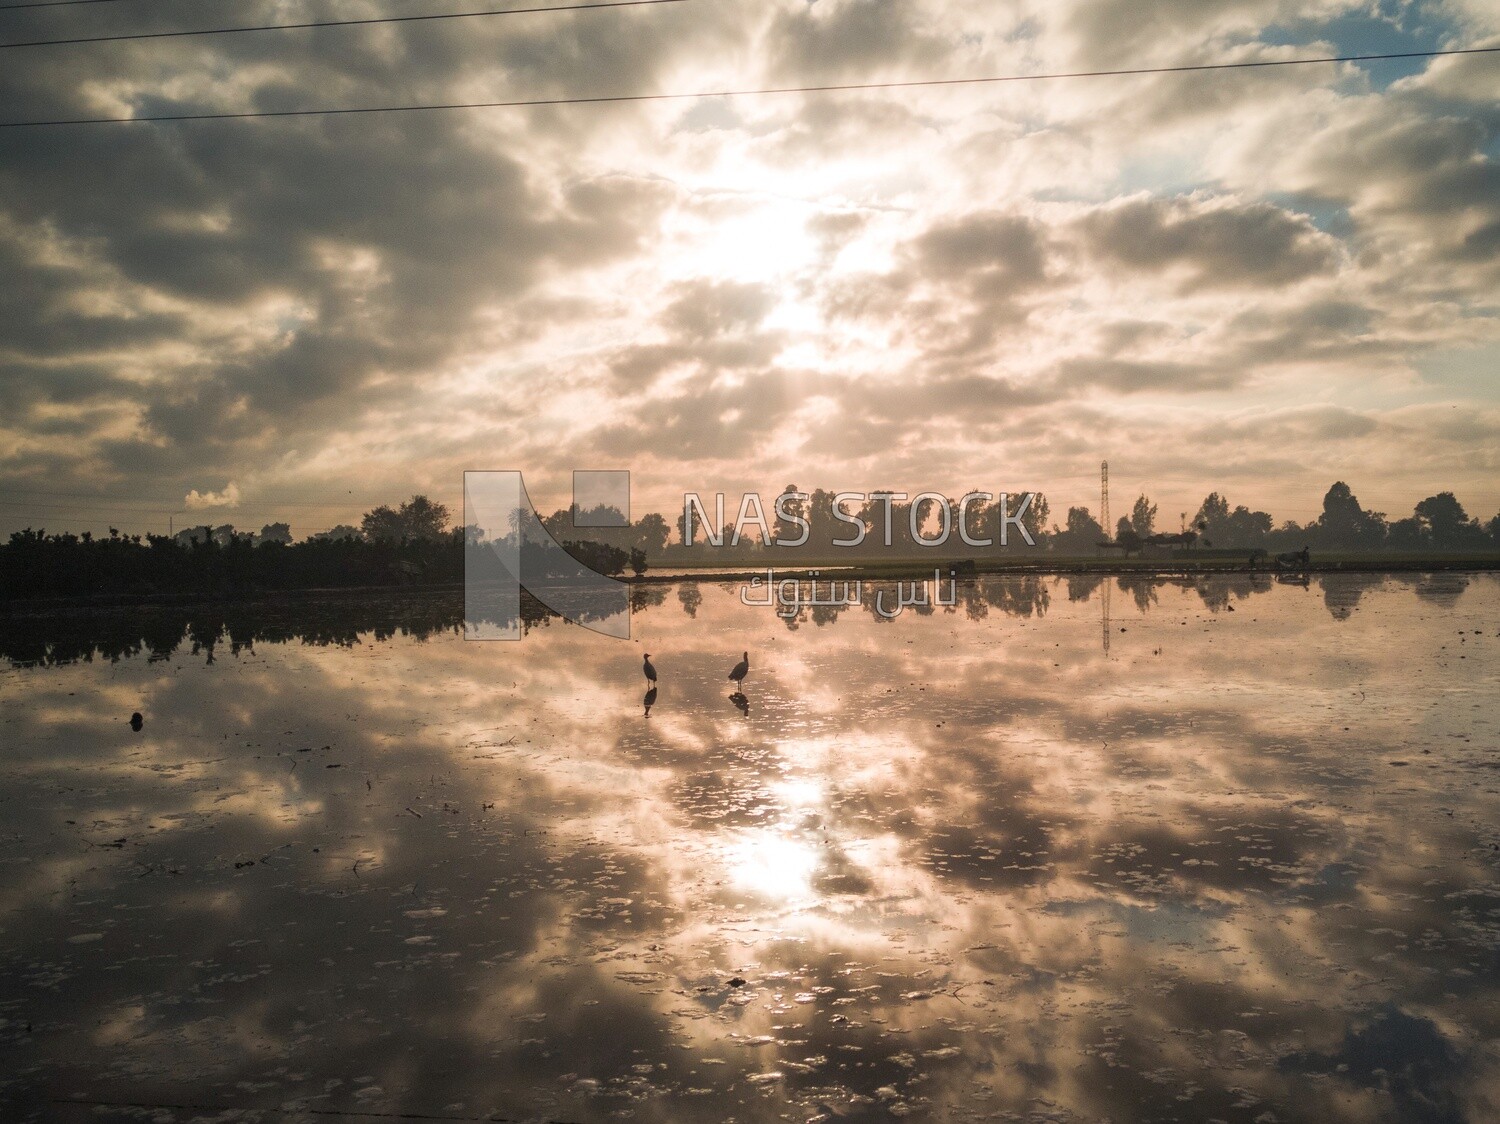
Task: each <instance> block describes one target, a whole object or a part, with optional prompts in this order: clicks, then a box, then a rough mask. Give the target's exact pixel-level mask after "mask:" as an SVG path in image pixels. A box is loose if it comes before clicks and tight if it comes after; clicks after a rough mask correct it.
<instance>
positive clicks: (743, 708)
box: [729, 691, 750, 718]
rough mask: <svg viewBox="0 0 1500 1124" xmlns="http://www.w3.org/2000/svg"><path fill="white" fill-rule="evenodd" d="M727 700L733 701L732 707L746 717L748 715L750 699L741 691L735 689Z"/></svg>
mask: <svg viewBox="0 0 1500 1124" xmlns="http://www.w3.org/2000/svg"><path fill="white" fill-rule="evenodd" d="M729 701H730V702H732V703H734V708H735V709H736V710H737V711H739V712H740V713H741V714H743V715H744V716H745V717H746V718H749V717H750V700H749V699H747V698H746V697H745V693H744V692H743V691H736V692H735V693H734V694H732V695H730V696H729Z"/></svg>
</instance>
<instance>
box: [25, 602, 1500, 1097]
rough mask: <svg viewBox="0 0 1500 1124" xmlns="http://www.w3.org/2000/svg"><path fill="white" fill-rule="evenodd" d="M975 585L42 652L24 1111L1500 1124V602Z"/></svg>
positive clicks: (328, 610)
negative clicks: (743, 663)
mask: <svg viewBox="0 0 1500 1124" xmlns="http://www.w3.org/2000/svg"><path fill="white" fill-rule="evenodd" d="M957 592H958V598H957V601H958V603H957V604H956V605H955V606H953V607H951V608H946V607H928V608H926V609H922V608H907V609H906V610H905V612H903V613H902V614H901V615H900V616H898V617H896V618H895V619H890V620H888V619H884V618H883V617H882V616H880V615H879V614H877V613H873V612H869V611H867V608H866V607H865V606H861V605H853V606H837V607H820V608H813V607H808V606H802V607H801V608H800V609H798V610H797V615H796V616H795V617H794V618H792V619H790V620H788V619H784V618H783V617H780V616H778V615H777V613H776V611H775V610H774V609H772V608H756V607H747V606H745V605H742V604H741V603H740V597H739V587H738V586H731V585H723V584H705V585H693V584H683V585H677V586H671V585H663V586H653V587H643V588H642V589H641V590H639V591H638V599H637V604H636V605H635V607H634V611H633V613H632V633H633V639H632V641H630V642H628V643H627V642H623V641H619V640H611V639H607V638H604V637H600V636H596V635H593V634H591V633H589V632H587V631H585V630H584V629H581V628H578V627H574V626H571V625H567V624H564V623H562V622H556V621H554V622H550V623H549V622H543V621H538V620H533V621H532V622H531V626H530V628H529V631H528V635H527V636H526V638H525V639H524V640H523V641H521V642H519V643H488V644H483V643H472V642H466V641H464V640H463V639H462V635H461V629H460V628H459V619H458V618H459V613H460V611H461V606H459V605H456V604H454V603H452V602H451V600H449V599H444V598H430V599H426V600H423V599H420V598H407V599H405V600H400V601H397V600H392V601H389V602H371V601H368V600H353V599H347V600H343V601H339V602H330V603H311V602H310V603H307V604H302V605H298V606H295V607H283V608H280V609H277V608H274V607H268V606H244V607H239V608H233V609H226V608H224V607H218V608H214V609H205V610H167V609H152V610H149V611H146V610H142V611H138V612H135V613H129V612H120V613H113V614H106V615H99V616H75V617H70V618H66V619H53V620H51V621H48V622H45V623H43V622H39V621H30V622H25V623H24V624H18V623H15V622H11V623H5V624H0V668H3V670H0V743H3V746H4V752H3V756H0V809H3V812H4V822H3V826H0V908H3V916H0V1056H3V1058H4V1064H3V1066H0V1107H3V1106H10V1107H9V1108H7V1109H5V1110H4V1111H3V1113H0V1115H3V1117H4V1118H5V1119H36V1120H61V1121H69V1120H80V1121H81V1120H99V1119H111V1120H112V1119H142V1120H159V1121H179V1120H192V1119H201V1120H237V1121H262V1120H264V1121H287V1120H309V1121H311V1120H327V1119H330V1118H333V1119H351V1120H363V1119H390V1118H393V1117H394V1118H397V1119H400V1118H416V1119H421V1120H486V1119H509V1120H552V1121H577V1122H594V1121H607V1120H613V1119H620V1118H630V1119H633V1120H639V1121H711V1122H760V1121H768V1122H769V1121H782V1120H787V1121H794V1122H802V1121H812V1120H841V1119H851V1120H886V1119H891V1118H901V1117H917V1118H922V1119H930V1120H943V1121H947V1120H955V1121H956V1120H1015V1121H1105V1120H1108V1121H1113V1122H1117V1124H1118V1122H1133V1121H1173V1120H1177V1121H1212V1120H1220V1121H1246V1122H1252V1121H1253V1122H1270V1121H1319V1122H1327V1121H1420V1122H1452V1121H1472V1122H1474V1124H1483V1122H1485V1121H1493V1120H1496V1119H1500V1048H1497V1045H1496V1041H1497V1038H1500V701H1497V700H1500V579H1497V578H1496V577H1495V576H1471V577H1470V576H1462V575H1452V574H1447V575H1434V576H1430V577H1424V576H1421V575H1404V576H1401V577H1389V578H1382V577H1378V576H1352V575H1351V576H1346V577H1345V576H1341V577H1333V576H1330V577H1324V578H1314V579H1313V580H1312V581H1311V583H1310V585H1306V586H1303V585H1288V584H1277V583H1273V582H1272V580H1271V579H1270V578H1269V577H1251V576H1244V577H1237V578H1232V579H1223V578H1216V579H1206V578H1205V579H1201V580H1199V581H1196V582H1186V583H1171V582H1160V581H1157V582H1153V581H1146V580H1133V579H1123V578H1121V579H1116V578H1100V577H1087V578H1072V579H1053V578H1030V579H1000V578H996V579H982V580H980V581H978V582H971V583H969V584H967V585H960V586H959V587H958V591H957ZM746 651H748V653H749V660H750V672H749V675H748V677H747V679H746V680H745V683H744V686H743V688H742V690H741V691H739V692H736V691H735V690H734V688H733V686H732V685H731V684H729V683H728V682H727V681H726V675H727V673H728V671H729V669H730V668H731V667H732V666H733V665H734V664H735V663H736V662H737V661H738V660H739V659H740V657H741V653H742V652H746ZM645 652H649V653H650V654H651V659H652V662H653V663H654V664H655V666H656V668H657V669H658V671H659V673H660V677H661V678H660V684H659V689H658V692H657V694H656V697H655V698H654V700H652V705H651V706H650V712H649V716H648V715H647V713H646V705H645V704H646V700H645V698H644V693H645V690H646V686H647V685H646V683H645V682H644V681H643V679H642V675H641V657H642V654H643V653H645ZM732 695H733V696H735V697H733V698H732V697H731V696H732ZM133 712H140V714H141V716H142V721H143V724H142V728H141V729H140V730H139V731H135V730H133V729H132V727H131V724H130V721H129V720H130V718H131V715H132V713H133Z"/></svg>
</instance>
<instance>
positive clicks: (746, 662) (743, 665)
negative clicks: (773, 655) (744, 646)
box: [729, 652, 750, 683]
mask: <svg viewBox="0 0 1500 1124" xmlns="http://www.w3.org/2000/svg"><path fill="white" fill-rule="evenodd" d="M749 674H750V653H749V652H746V653H745V658H744V659H742V660H740V662H739V663H737V664H735V665H734V668H733V670H731V671H730V673H729V678H731V679H733V680H734V681H735V682H736V683H740V682H743V681H744V678H745V676H747V675H749Z"/></svg>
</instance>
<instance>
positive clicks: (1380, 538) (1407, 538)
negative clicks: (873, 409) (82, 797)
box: [0, 481, 1500, 599]
mask: <svg viewBox="0 0 1500 1124" xmlns="http://www.w3.org/2000/svg"><path fill="white" fill-rule="evenodd" d="M783 495H784V496H790V495H798V496H801V495H802V494H801V493H799V492H798V490H797V489H796V488H795V487H793V486H788V487H787V489H786V490H785V492H784V493H783ZM834 503H835V496H834V493H831V492H828V491H825V490H823V489H818V490H816V491H814V492H812V493H810V494H807V495H806V496H805V497H804V498H798V499H795V500H791V501H788V502H786V503H784V504H783V505H782V507H781V510H780V511H779V512H776V514H775V517H774V519H773V520H771V521H769V523H768V526H767V531H768V532H769V539H770V541H769V542H767V541H765V540H766V538H767V536H766V535H762V534H760V532H759V531H758V529H752V530H750V531H749V533H747V534H745V535H743V536H742V537H741V539H740V541H739V542H738V543H733V542H732V541H731V538H730V536H729V535H728V534H726V535H725V537H724V543H725V545H724V546H722V547H714V546H709V545H707V543H706V542H705V541H704V540H703V538H702V537H701V535H700V536H699V537H698V540H697V542H696V544H695V545H693V546H691V547H689V546H686V545H684V543H683V541H682V540H683V533H684V530H685V527H684V520H683V518H682V517H681V516H678V518H677V526H676V531H677V534H676V536H673V534H672V527H671V525H670V524H669V523H668V522H667V520H666V518H665V517H664V516H662V515H661V514H659V513H656V512H650V513H647V514H645V515H643V516H642V517H641V518H640V519H638V520H636V521H634V522H631V521H629V520H627V519H626V518H625V516H624V514H623V513H621V512H619V511H617V510H615V509H612V508H596V509H592V510H589V511H585V512H580V511H577V510H575V509H573V508H562V509H559V510H558V511H555V512H553V513H552V514H551V515H548V516H546V517H542V518H536V517H530V518H533V519H535V524H536V526H539V527H540V528H544V529H545V530H546V532H547V535H545V536H543V535H541V534H539V533H534V532H535V530H536V527H535V526H534V527H532V528H531V529H529V530H528V531H527V532H526V533H525V534H524V535H521V536H520V541H522V543H523V546H522V551H523V554H522V557H521V564H522V568H523V572H524V573H525V574H526V575H527V576H533V577H534V576H541V577H544V578H545V577H546V576H549V575H552V574H558V575H561V574H563V573H566V572H567V570H568V569H569V568H570V567H571V566H573V565H574V564H575V560H576V561H577V562H582V563H583V564H585V565H586V566H588V567H589V568H590V569H592V570H594V571H596V572H598V573H602V574H606V575H621V574H624V573H626V572H627V571H629V572H632V573H635V574H637V575H639V574H643V573H645V572H646V570H647V568H648V566H662V565H668V566H670V565H673V564H679V565H689V564H691V565H705V564H706V565H715V564H718V565H734V566H739V565H753V566H761V565H779V564H797V565H800V564H807V563H814V562H820V561H840V562H846V563H847V562H860V561H871V560H882V559H890V560H898V561H899V560H910V559H922V560H927V559H932V560H936V559H945V560H946V559H953V558H981V557H984V556H986V555H989V556H991V557H1003V556H1005V555H1008V554H1012V553H1015V554H1021V555H1030V556H1033V557H1034V556H1036V555H1040V554H1046V553H1051V554H1055V555H1060V556H1061V555H1067V556H1080V555H1082V556H1092V555H1096V554H1099V553H1100V552H1101V551H1102V550H1104V549H1107V544H1112V545H1115V546H1119V547H1122V548H1124V549H1127V550H1128V549H1131V548H1134V549H1137V550H1139V549H1144V548H1145V547H1146V545H1147V544H1148V543H1150V542H1151V541H1152V540H1153V537H1157V538H1158V541H1160V539H1161V536H1162V535H1163V532H1161V531H1159V530H1158V523H1157V519H1158V510H1157V505H1156V504H1154V503H1152V502H1151V500H1150V499H1149V498H1148V497H1147V496H1145V495H1141V496H1139V497H1138V498H1137V499H1136V501H1135V503H1134V504H1133V505H1132V507H1131V511H1130V514H1129V515H1127V516H1123V517H1121V519H1120V520H1119V521H1118V523H1117V524H1116V526H1115V528H1114V529H1113V531H1112V532H1111V533H1110V534H1108V535H1106V533H1105V530H1104V528H1103V527H1102V526H1100V524H1099V521H1098V519H1097V517H1096V516H1095V515H1094V514H1093V513H1092V512H1090V511H1089V509H1088V508H1086V507H1070V508H1068V511H1067V514H1066V516H1065V517H1064V519H1063V522H1062V523H1061V524H1059V523H1057V522H1050V524H1049V520H1050V516H1051V508H1050V505H1049V503H1048V501H1047V497H1046V496H1045V495H1043V494H1041V493H1036V494H1034V495H1033V496H1032V499H1031V501H1030V503H1029V504H1028V505H1027V506H1026V507H1025V508H1024V509H1022V507H1021V504H1022V499H1021V496H1020V495H1019V494H1016V495H1012V496H1010V497H1009V499H1008V501H1007V505H1008V507H1007V510H1006V511H1005V512H1004V513H1002V512H1001V510H1000V508H999V500H998V498H995V499H992V500H991V501H990V502H988V503H980V502H973V503H969V504H967V505H966V504H964V503H963V502H962V497H960V498H958V499H947V498H938V499H934V498H931V497H928V498H924V499H921V500H916V501H912V500H906V499H899V498H897V493H890V492H886V493H872V495H871V497H870V498H868V499H867V500H866V501H864V502H863V503H862V504H860V505H858V506H857V507H854V506H853V505H851V508H841V509H840V510H841V511H842V513H843V515H844V516H845V518H843V519H840V518H838V517H836V516H835V514H834ZM773 510H774V509H773ZM783 513H784V514H783ZM726 514H727V519H728V521H730V522H731V523H732V522H733V518H734V516H733V514H729V513H726ZM1002 514H1004V515H1009V516H1011V517H1012V518H1014V519H1017V520H1019V521H1020V524H1021V525H1022V526H1024V527H1025V528H1026V532H1027V535H1028V536H1029V537H1030V539H1031V540H1032V544H1034V545H1028V543H1027V542H1026V541H1025V539H1024V538H1023V537H1022V536H1020V535H1018V534H1016V533H1015V528H1014V526H1012V528H1011V531H1012V533H1011V536H1010V542H1009V544H1008V545H1007V547H1006V548H1005V550H1004V551H1003V552H1002V551H1001V550H1000V548H999V546H998V545H994V546H991V547H974V546H971V545H969V543H966V542H965V541H964V539H963V537H962V535H961V534H960V533H959V532H960V529H962V530H963V531H965V532H967V533H968V535H969V537H970V538H971V539H973V540H978V541H982V540H984V539H986V538H988V539H992V540H993V539H997V537H998V535H997V532H998V525H999V521H1000V519H1001V517H1002ZM799 520H800V521H802V522H799ZM850 520H853V521H855V522H857V523H858V524H859V525H860V526H862V527H863V528H864V531H865V537H864V540H863V542H862V543H861V544H860V545H859V546H857V547H838V546H835V545H834V544H835V542H836V541H837V540H844V541H847V540H848V539H849V538H850V537H851V533H852V531H853V526H852V525H851V522H850ZM945 520H946V522H947V524H948V525H949V527H950V531H951V533H950V534H949V535H948V537H947V540H946V541H945V542H944V544H943V545H942V546H941V547H932V548H929V547H927V546H924V545H923V543H924V541H930V540H932V539H934V538H936V536H937V532H938V531H939V530H940V528H941V527H942V526H943V525H944V522H945ZM803 522H805V524H806V527H805V531H806V534H805V541H804V542H803V543H802V544H801V545H800V546H795V547H785V546H776V545H775V541H776V540H777V539H781V540H783V541H793V540H796V539H799V538H803V537H804V534H803V532H804V527H803V526H802V523H803ZM1187 522H1188V527H1189V530H1188V531H1187V534H1186V535H1183V534H1181V533H1180V532H1179V533H1176V534H1173V533H1172V532H1170V531H1168V532H1166V533H1165V534H1166V537H1167V538H1169V539H1176V540H1178V541H1177V542H1176V544H1175V549H1179V550H1198V551H1203V550H1230V551H1234V550H1256V549H1264V550H1297V549H1301V548H1303V547H1308V548H1310V549H1312V550H1316V551H1336V552H1356V553H1365V552H1376V551H1402V552H1437V553H1462V552H1483V551H1495V550H1497V549H1500V515H1497V516H1495V517H1494V518H1492V519H1490V520H1489V521H1488V522H1486V523H1481V522H1480V521H1479V520H1477V519H1474V518H1472V517H1471V516H1469V514H1468V513H1467V512H1466V511H1465V510H1464V507H1463V505H1462V504H1461V503H1460V502H1459V501H1458V499H1457V498H1456V497H1455V496H1454V495H1453V493H1452V492H1439V493H1438V494H1436V495H1433V496H1429V497H1427V498H1426V499H1424V500H1422V501H1421V502H1420V503H1418V504H1417V505H1416V507H1415V508H1414V509H1413V511H1412V514H1411V515H1409V516H1406V517H1404V518H1400V519H1394V520H1392V519H1389V518H1388V517H1387V516H1386V515H1385V514H1384V513H1383V512H1378V511H1370V510H1367V509H1365V508H1364V507H1362V506H1361V505H1360V503H1359V500H1358V498H1357V497H1356V496H1355V495H1354V493H1353V492H1352V491H1351V489H1350V488H1349V486H1348V485H1347V484H1345V483H1344V482H1342V481H1339V482H1337V483H1335V484H1333V485H1332V487H1330V488H1329V489H1328V491H1327V493H1326V494H1325V495H1324V497H1323V511H1322V513H1321V514H1320V515H1319V516H1318V517H1317V518H1316V519H1314V520H1311V521H1309V522H1308V523H1306V524H1298V523H1297V522H1295V521H1294V520H1287V521H1285V522H1283V523H1281V524H1280V525H1279V526H1278V525H1276V524H1275V522H1274V521H1273V519H1272V517H1271V515H1270V514H1269V513H1268V512H1265V511H1255V510H1251V509H1250V508H1247V507H1245V506H1244V505H1236V506H1234V507H1231V506H1230V503H1229V501H1228V500H1227V499H1226V498H1225V497H1224V496H1223V495H1221V494H1220V493H1218V492H1212V493H1210V494H1209V495H1208V496H1207V497H1205V498H1204V500H1203V502H1202V503H1201V504H1200V505H1199V507H1198V510H1197V511H1196V512H1195V513H1194V515H1193V517H1192V519H1191V520H1190V521H1187ZM601 523H604V524H615V525H612V526H599V525H598V524H601ZM520 526H521V524H520V522H519V521H518V520H516V519H512V521H511V526H510V527H509V528H508V529H507V530H506V532H505V534H506V535H519V531H518V528H519V527H520ZM501 537H502V538H503V537H505V536H503V535H502V536H501ZM554 541H555V542H556V543H560V544H561V549H558V548H557V547H555V546H553V545H552V543H553V542H554ZM887 541H889V544H890V545H886V544H887ZM490 545H491V539H490V536H489V535H488V534H487V533H486V532H485V531H484V530H482V529H481V528H478V527H462V526H454V525H453V517H452V514H451V512H450V511H449V509H448V508H447V507H446V506H445V505H444V504H442V503H438V502H435V501H433V500H431V499H429V498H427V497H426V496H422V495H416V496H413V497H412V498H411V499H410V500H408V501H406V502H404V503H401V504H399V505H398V506H396V507H389V506H380V507H377V508H374V509H373V510H371V511H369V512H366V513H365V515H364V517H363V518H362V519H361V521H360V525H359V526H358V527H355V526H353V525H342V526H339V527H335V528H333V529H332V530H329V531H323V532H319V533H317V534H314V535H311V536H309V537H307V538H305V539H303V540H301V541H300V542H299V541H295V540H294V538H293V536H292V532H291V528H290V526H289V525H288V524H286V523H268V524H266V525H265V526H263V527H262V528H261V529H260V531H258V532H247V531H241V530H237V529H236V528H235V527H233V526H232V525H231V524H221V525H219V526H212V525H207V524H205V525H202V526H197V527H190V528H187V529H185V530H183V531H181V532H178V533H177V534H175V535H171V536H168V535H145V536H141V535H128V536H127V535H122V534H121V533H120V532H119V531H118V530H116V529H114V528H111V529H110V534H109V535H108V536H107V537H104V536H99V537H96V536H93V535H91V534H90V533H88V532H84V533H82V534H71V533H62V534H48V533H47V531H46V530H45V529H41V530H33V529H31V528H27V529H25V530H23V531H17V532H15V533H13V534H12V535H11V536H10V539H9V541H8V542H6V543H3V544H0V599H17V598H26V597H47V596H80V595H92V594H127V595H134V594H143V595H148V594H155V593H163V594H173V593H181V592H189V593H206V594H212V595H229V594H239V593H244V592H247V591H255V590H279V589H320V588H328V589H337V588H351V587H360V586H380V585H406V584H412V585H441V584H450V583H451V584H456V583H459V582H462V581H463V579H464V574H465V566H466V564H468V563H472V562H474V561H475V560H476V558H484V559H488V558H490V557H491V556H492V555H493V551H491V550H490V549H489V546H490ZM564 552H565V554H566V556H565V554H564Z"/></svg>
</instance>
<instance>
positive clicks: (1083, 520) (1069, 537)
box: [1052, 507, 1108, 551]
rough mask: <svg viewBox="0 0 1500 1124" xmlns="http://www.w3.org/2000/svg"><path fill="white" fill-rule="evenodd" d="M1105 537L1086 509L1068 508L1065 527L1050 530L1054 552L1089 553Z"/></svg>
mask: <svg viewBox="0 0 1500 1124" xmlns="http://www.w3.org/2000/svg"><path fill="white" fill-rule="evenodd" d="M1107 537H1108V535H1107V534H1106V533H1105V530H1104V528H1103V527H1101V526H1099V521H1098V520H1097V519H1095V518H1094V516H1093V515H1092V514H1091V513H1090V512H1089V509H1088V508H1086V507H1070V508H1068V522H1067V526H1065V527H1063V528H1061V529H1059V528H1057V527H1056V526H1054V527H1053V529H1052V547H1053V549H1054V550H1081V551H1089V550H1093V549H1094V547H1095V546H1096V545H1097V544H1098V543H1099V542H1101V541H1103V540H1104V539H1105V538H1107Z"/></svg>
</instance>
